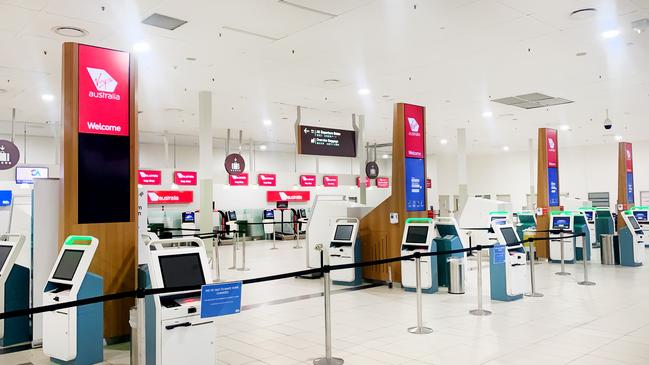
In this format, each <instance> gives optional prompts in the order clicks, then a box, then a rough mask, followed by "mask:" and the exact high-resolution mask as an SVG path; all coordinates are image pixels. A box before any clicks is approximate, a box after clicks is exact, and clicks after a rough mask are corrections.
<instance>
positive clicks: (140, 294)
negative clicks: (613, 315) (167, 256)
mask: <svg viewBox="0 0 649 365" xmlns="http://www.w3.org/2000/svg"><path fill="white" fill-rule="evenodd" d="M212 234H214V233H212ZM199 235H201V234H197V235H194V236H195V237H199ZM582 236H585V233H578V234H573V235H570V236H564V238H573V237H582ZM199 238H201V237H199ZM544 240H546V238H536V237H528V238H526V239H524V240H522V241H518V242H512V243H509V244H507V245H506V246H516V245H519V244H521V243H527V242H531V241H544ZM490 247H493V245H478V246H474V247H470V248H462V249H456V250H448V251H439V252H415V253H413V254H411V255H406V256H398V257H391V258H387V259H380V260H373V261H363V262H358V263H353V264H341V265H323V266H322V267H319V268H314V269H308V270H300V271H292V272H287V273H283V274H276V275H269V276H263V277H259V278H252V279H244V280H242V282H243V284H256V283H262V282H266V281H273V280H281V279H287V278H292V277H297V276H303V275H311V274H317V273H322V274H324V273H329V272H331V271H335V270H345V269H350V268H356V267H365V266H374V265H384V264H389V263H392V262H397V261H405V260H414V259H418V258H421V257H428V256H437V255H449V254H454V253H463V252H472V251H481V250H484V249H488V248H490ZM201 287H202V286H201V285H192V286H178V287H170V288H158V289H145V288H138V289H136V290H130V291H125V292H120V293H113V294H107V295H102V296H98V297H92V298H86V299H79V300H75V301H71V302H65V303H58V304H51V305H45V306H40V307H33V308H27V309H19V310H15V311H9V312H3V313H0V319H7V318H13V317H21V316H25V315H31V314H38V313H44V312H50V311H55V310H59V309H64V308H71V307H78V306H82V305H88V304H94V303H100V302H109V301H113V300H120V299H125V298H144V297H145V296H147V295H157V294H167V293H175V292H182V291H198V290H201Z"/></svg>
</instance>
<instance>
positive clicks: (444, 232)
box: [433, 217, 465, 287]
mask: <svg viewBox="0 0 649 365" xmlns="http://www.w3.org/2000/svg"><path fill="white" fill-rule="evenodd" d="M435 229H436V230H437V234H438V235H439V236H437V237H436V238H435V243H436V244H437V251H438V252H442V251H450V250H461V249H463V248H464V247H463V246H462V240H461V239H460V230H459V228H458V226H457V221H456V220H455V218H452V217H438V218H437V219H436V220H435ZM464 256H465V254H464V252H459V253H453V254H443V255H442V254H440V255H437V275H438V280H439V282H438V284H439V286H444V287H448V286H449V280H450V279H449V276H450V273H449V270H448V263H447V262H448V260H449V259H450V258H451V257H458V258H464ZM433 259H434V257H433Z"/></svg>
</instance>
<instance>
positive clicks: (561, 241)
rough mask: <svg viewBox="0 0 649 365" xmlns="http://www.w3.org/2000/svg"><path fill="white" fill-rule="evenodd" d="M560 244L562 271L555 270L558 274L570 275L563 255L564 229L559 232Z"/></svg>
mask: <svg viewBox="0 0 649 365" xmlns="http://www.w3.org/2000/svg"><path fill="white" fill-rule="evenodd" d="M559 240H560V241H559V246H560V247H561V271H559V272H555V274H556V275H561V276H567V275H570V273H569V272H566V261H565V259H564V257H563V255H564V254H563V251H564V250H563V231H561V232H559Z"/></svg>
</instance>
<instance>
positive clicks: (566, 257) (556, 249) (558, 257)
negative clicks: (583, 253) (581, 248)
mask: <svg viewBox="0 0 649 365" xmlns="http://www.w3.org/2000/svg"><path fill="white" fill-rule="evenodd" d="M573 218H574V217H573V216H572V215H563V214H558V215H552V216H551V217H550V229H553V230H557V231H562V233H550V234H549V241H550V258H549V261H550V262H552V263H560V262H562V261H563V263H564V264H574V263H575V251H576V247H575V240H574V239H573V238H572V237H571V238H563V236H564V235H565V236H569V235H571V234H572V232H573V229H574V219H573ZM562 241H563V243H562ZM562 251H563V252H562Z"/></svg>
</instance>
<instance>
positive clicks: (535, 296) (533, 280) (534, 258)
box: [525, 241, 543, 298]
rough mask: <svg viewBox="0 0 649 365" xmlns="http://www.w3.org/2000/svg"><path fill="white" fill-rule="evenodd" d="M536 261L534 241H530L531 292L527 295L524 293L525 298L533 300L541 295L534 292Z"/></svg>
mask: <svg viewBox="0 0 649 365" xmlns="http://www.w3.org/2000/svg"><path fill="white" fill-rule="evenodd" d="M535 260H536V246H535V245H534V241H530V279H531V281H532V283H531V284H532V285H531V287H532V291H531V292H529V293H525V296H527V297H534V298H539V297H542V296H543V294H542V293H537V292H536V277H535V276H534V261H535Z"/></svg>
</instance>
